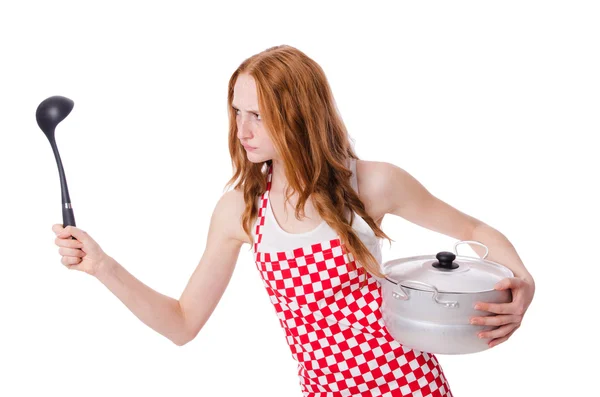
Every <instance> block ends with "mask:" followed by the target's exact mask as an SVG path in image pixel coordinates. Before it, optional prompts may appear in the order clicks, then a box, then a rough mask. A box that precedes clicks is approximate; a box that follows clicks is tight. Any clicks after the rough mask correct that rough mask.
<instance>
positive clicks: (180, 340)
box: [171, 330, 200, 346]
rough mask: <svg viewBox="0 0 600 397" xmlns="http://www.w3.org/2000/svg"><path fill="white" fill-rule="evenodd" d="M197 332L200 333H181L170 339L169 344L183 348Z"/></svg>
mask: <svg viewBox="0 0 600 397" xmlns="http://www.w3.org/2000/svg"><path fill="white" fill-rule="evenodd" d="M198 332H200V330H198V331H197V332H182V333H181V334H179V335H177V336H176V337H175V338H172V339H171V342H173V343H175V344H176V345H177V346H183V345H185V344H187V343H189V342H191V341H193V340H194V338H195V337H196V335H198Z"/></svg>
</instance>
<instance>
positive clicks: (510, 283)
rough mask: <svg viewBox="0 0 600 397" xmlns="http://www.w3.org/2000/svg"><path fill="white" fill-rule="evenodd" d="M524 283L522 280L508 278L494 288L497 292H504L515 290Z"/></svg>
mask: <svg viewBox="0 0 600 397" xmlns="http://www.w3.org/2000/svg"><path fill="white" fill-rule="evenodd" d="M522 282H523V280H521V279H520V278H516V277H507V278H504V279H502V280H500V281H498V282H497V283H496V285H495V286H494V289H495V290H498V291H502V290H505V289H513V288H518V287H519V285H520V284H521V283H522Z"/></svg>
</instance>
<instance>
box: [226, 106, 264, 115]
mask: <svg viewBox="0 0 600 397" xmlns="http://www.w3.org/2000/svg"><path fill="white" fill-rule="evenodd" d="M231 106H232V107H233V108H234V109H235V110H240V109H239V108H238V107H237V106H235V105H233V104H232V105H231ZM248 112H250V113H256V114H259V113H260V112H259V111H258V110H248Z"/></svg>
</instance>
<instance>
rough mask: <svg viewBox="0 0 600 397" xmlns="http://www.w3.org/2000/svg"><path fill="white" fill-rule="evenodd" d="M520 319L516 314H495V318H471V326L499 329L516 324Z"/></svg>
mask: <svg viewBox="0 0 600 397" xmlns="http://www.w3.org/2000/svg"><path fill="white" fill-rule="evenodd" d="M521 319H522V317H521V316H518V315H516V314H497V315H495V316H484V317H473V318H472V319H471V324H474V325H489V326H495V327H499V326H501V325H504V324H509V323H518V322H520V321H521Z"/></svg>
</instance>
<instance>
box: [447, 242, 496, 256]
mask: <svg viewBox="0 0 600 397" xmlns="http://www.w3.org/2000/svg"><path fill="white" fill-rule="evenodd" d="M459 244H476V245H480V246H482V247H483V248H485V255H483V258H481V259H485V258H486V257H487V256H488V253H489V252H490V250H489V249H488V247H487V246H486V245H484V244H481V243H480V242H479V241H473V240H465V241H459V242H458V243H456V244H454V253H455V254H456V255H457V256H458V251H457V250H456V247H457V246H458V245H459Z"/></svg>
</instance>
